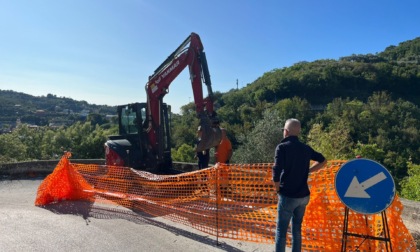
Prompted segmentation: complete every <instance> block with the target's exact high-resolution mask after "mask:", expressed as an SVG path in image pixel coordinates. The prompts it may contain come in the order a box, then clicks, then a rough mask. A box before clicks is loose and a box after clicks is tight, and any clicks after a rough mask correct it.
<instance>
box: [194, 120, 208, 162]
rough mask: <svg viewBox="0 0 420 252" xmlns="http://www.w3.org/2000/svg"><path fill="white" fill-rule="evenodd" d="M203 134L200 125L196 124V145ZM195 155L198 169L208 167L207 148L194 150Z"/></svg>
mask: <svg viewBox="0 0 420 252" xmlns="http://www.w3.org/2000/svg"><path fill="white" fill-rule="evenodd" d="M202 135H203V132H202V129H201V126H198V129H197V137H198V139H197V146H198V144H199V143H200V141H201V137H202ZM195 157H196V158H197V159H198V169H199V170H201V169H204V168H207V167H209V161H210V152H209V149H206V150H203V151H196V153H195Z"/></svg>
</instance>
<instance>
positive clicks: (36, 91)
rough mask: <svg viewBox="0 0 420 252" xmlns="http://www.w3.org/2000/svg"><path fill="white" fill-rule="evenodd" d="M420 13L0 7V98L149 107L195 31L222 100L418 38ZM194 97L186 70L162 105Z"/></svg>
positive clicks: (279, 7) (310, 5)
mask: <svg viewBox="0 0 420 252" xmlns="http://www.w3.org/2000/svg"><path fill="white" fill-rule="evenodd" d="M419 10H420V1H418V0H405V1H397V0H395V1H390V0H381V1H378V0H371V1H366V0H363V1H362V0H352V1H344V0H318V1H309V0H307V1H300V0H293V1H292V0H288V1H285V0H212V1H208V0H207V1H203V0H176V1H172V0H166V1H164V0H16V1H14V0H0V89H2V90H14V91H18V92H24V93H27V94H31V95H35V96H42V95H44V96H45V95H47V94H49V93H50V94H54V95H57V96H60V97H69V98H72V99H75V100H84V101H87V102H89V103H94V104H106V105H119V104H126V103H131V102H137V101H139V102H140V101H146V96H145V90H144V86H145V84H146V82H147V80H148V77H149V75H151V74H152V73H153V71H154V70H155V69H156V68H157V67H158V66H159V65H160V63H162V62H163V60H165V59H166V57H168V56H169V54H170V53H172V52H173V51H174V50H175V49H176V48H177V47H178V46H179V45H180V44H181V42H182V41H183V40H184V39H185V38H186V37H187V36H188V35H189V34H190V33H191V32H196V33H198V34H199V35H200V37H201V40H202V42H203V45H204V50H205V52H206V55H207V61H208V64H209V70H210V74H211V79H212V84H213V91H220V92H226V91H228V90H230V89H232V88H236V80H238V84H239V88H241V87H244V86H246V85H247V84H250V83H252V82H253V81H255V80H256V79H257V78H258V77H260V76H262V75H263V74H264V73H265V72H269V71H271V70H273V69H276V68H283V67H288V66H291V65H293V64H295V63H297V62H300V61H314V60H318V59H338V58H339V57H342V56H349V55H351V54H367V53H377V52H381V51H383V50H384V49H385V48H386V47H387V46H390V45H398V44H399V43H400V42H403V41H406V40H411V39H414V38H416V37H419V36H420V28H419V25H420V15H419ZM205 95H206V94H205ZM192 97H193V95H192V89H191V84H190V81H189V76H188V72H187V70H185V71H184V72H183V73H181V75H180V76H179V77H178V78H177V79H176V80H175V81H174V82H173V83H172V84H171V86H170V92H169V94H167V95H166V96H165V98H164V100H165V102H167V103H168V104H171V105H172V110H173V112H175V113H178V112H179V108H180V107H181V106H183V105H185V104H187V103H188V102H189V101H192V99H193V98H192Z"/></svg>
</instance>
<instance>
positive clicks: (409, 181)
mask: <svg viewBox="0 0 420 252" xmlns="http://www.w3.org/2000/svg"><path fill="white" fill-rule="evenodd" d="M407 167H408V176H407V177H405V178H404V179H403V180H402V181H401V196H402V197H404V198H406V199H411V200H417V201H420V165H418V164H413V163H412V162H411V161H410V162H408V164H407Z"/></svg>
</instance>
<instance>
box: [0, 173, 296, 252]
mask: <svg viewBox="0 0 420 252" xmlns="http://www.w3.org/2000/svg"><path fill="white" fill-rule="evenodd" d="M41 181H42V179H32V180H0V251H2V252H9V251H42V252H48V251H101V252H104V251H183V252H190V251H191V252H197V251H200V252H202V251H203V252H204V251H261V252H262V251H274V245H273V244H258V243H252V242H243V241H236V240H230V239H218V242H217V239H216V237H214V236H210V235H208V234H205V233H202V232H200V231H198V230H195V229H192V228H189V227H186V226H184V225H182V224H178V223H173V222H171V221H168V220H165V219H162V218H155V217H152V216H148V215H145V214H144V213H135V212H132V211H131V210H129V209H126V208H123V207H110V206H103V205H96V204H93V205H92V204H90V203H86V202H81V201H64V202H60V203H56V204H50V205H48V206H47V207H36V206H35V205H34V201H35V197H36V192H37V189H38V186H39V184H40V183H41ZM289 251H290V250H289Z"/></svg>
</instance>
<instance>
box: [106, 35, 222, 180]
mask: <svg viewBox="0 0 420 252" xmlns="http://www.w3.org/2000/svg"><path fill="white" fill-rule="evenodd" d="M186 67H188V68H189V73H190V79H191V85H192V89H193V95H194V103H195V107H196V113H197V117H198V118H199V120H200V126H201V129H202V131H203V134H202V138H201V141H200V143H199V144H198V146H197V149H196V151H202V150H205V149H210V148H212V147H214V146H216V145H218V143H219V142H220V140H221V132H220V129H219V128H213V127H212V121H214V120H216V112H215V111H214V106H213V105H214V96H213V91H212V87H211V80H210V73H209V69H208V65H207V59H206V55H205V53H204V48H203V44H202V43H201V40H200V37H199V36H198V34H196V33H191V35H190V36H188V37H187V38H186V39H185V41H184V42H182V44H181V45H180V46H179V47H178V48H177V49H176V50H175V51H174V52H173V53H172V54H171V55H169V57H168V58H167V59H166V60H165V61H164V62H163V63H162V64H161V65H160V66H159V67H158V68H157V69H156V70H155V71H154V73H153V75H151V76H150V77H149V81H148V82H147V84H146V94H147V102H146V103H132V104H127V105H121V106H118V107H117V111H118V124H119V133H118V135H115V136H109V138H108V140H107V142H106V143H105V155H106V156H105V158H106V164H107V165H116V166H127V167H132V168H134V169H139V170H145V171H149V172H152V173H155V174H176V173H179V171H177V170H175V169H173V165H172V157H171V137H170V135H171V134H170V128H169V126H170V114H171V112H170V106H169V105H167V104H166V103H164V102H163V97H164V96H165V95H166V94H167V93H168V92H169V86H170V84H171V83H172V82H173V80H174V79H175V78H176V77H177V76H178V75H179V74H180V73H181V72H182V71H183V70H184V69H185V68H186ZM203 84H205V85H206V87H207V97H204V95H203Z"/></svg>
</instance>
